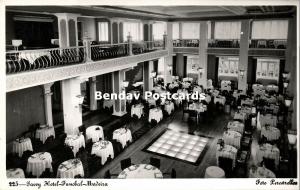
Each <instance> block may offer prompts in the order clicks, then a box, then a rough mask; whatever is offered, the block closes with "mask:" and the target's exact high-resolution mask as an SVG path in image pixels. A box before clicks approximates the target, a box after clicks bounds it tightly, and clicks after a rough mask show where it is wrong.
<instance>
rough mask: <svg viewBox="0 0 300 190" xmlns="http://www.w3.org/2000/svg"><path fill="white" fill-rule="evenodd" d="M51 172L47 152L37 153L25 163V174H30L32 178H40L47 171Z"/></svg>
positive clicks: (50, 157)
mask: <svg viewBox="0 0 300 190" xmlns="http://www.w3.org/2000/svg"><path fill="white" fill-rule="evenodd" d="M47 168H49V169H50V172H52V171H53V170H52V156H51V154H50V153H49V152H39V153H35V154H33V155H31V156H30V157H29V158H28V161H27V168H26V172H27V173H32V175H33V176H36V177H40V176H41V175H42V173H43V172H44V171H45V170H46V169H47Z"/></svg>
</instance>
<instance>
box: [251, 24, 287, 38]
mask: <svg viewBox="0 0 300 190" xmlns="http://www.w3.org/2000/svg"><path fill="white" fill-rule="evenodd" d="M287 33H288V21H287V20H268V21H266V20H265V21H253V23H252V39H287Z"/></svg>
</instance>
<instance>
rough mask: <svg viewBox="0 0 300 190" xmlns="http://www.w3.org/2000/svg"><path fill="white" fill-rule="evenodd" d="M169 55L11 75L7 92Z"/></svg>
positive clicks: (154, 54)
mask: <svg viewBox="0 0 300 190" xmlns="http://www.w3.org/2000/svg"><path fill="white" fill-rule="evenodd" d="M168 53H169V52H168V50H157V51H153V52H149V53H144V54H139V55H132V56H126V57H119V58H114V59H107V60H101V61H95V62H86V63H82V64H77V65H70V66H61V67H56V68H49V69H43V70H38V71H30V72H23V73H17V74H10V75H6V92H11V91H15V90H20V89H24V88H29V87H32V86H38V85H43V84H46V83H51V82H55V81H59V80H64V79H69V78H73V77H82V76H84V77H92V76H97V75H101V74H105V73H110V72H114V71H118V70H121V69H126V68H130V67H132V66H134V65H136V64H137V63H140V62H144V61H149V60H153V59H158V58H160V57H165V56H167V55H168Z"/></svg>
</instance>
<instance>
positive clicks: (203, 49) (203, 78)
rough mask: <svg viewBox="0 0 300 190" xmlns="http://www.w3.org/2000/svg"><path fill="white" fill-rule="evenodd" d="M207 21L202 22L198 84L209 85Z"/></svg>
mask: <svg viewBox="0 0 300 190" xmlns="http://www.w3.org/2000/svg"><path fill="white" fill-rule="evenodd" d="M207 28H208V27H207V21H201V22H200V42H199V68H201V69H200V70H199V73H198V84H199V85H202V86H203V87H204V88H206V86H207Z"/></svg>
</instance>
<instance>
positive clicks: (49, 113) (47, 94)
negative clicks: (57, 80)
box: [43, 83, 53, 126]
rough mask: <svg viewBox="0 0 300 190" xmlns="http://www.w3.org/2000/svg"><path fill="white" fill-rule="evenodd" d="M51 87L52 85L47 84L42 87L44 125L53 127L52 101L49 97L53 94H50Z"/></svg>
mask: <svg viewBox="0 0 300 190" xmlns="http://www.w3.org/2000/svg"><path fill="white" fill-rule="evenodd" d="M52 85H53V83H48V84H44V85H43V89H44V104H45V116H46V123H47V125H49V126H53V115H52V99H51V96H52V94H53V93H52V92H51V86H52Z"/></svg>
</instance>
